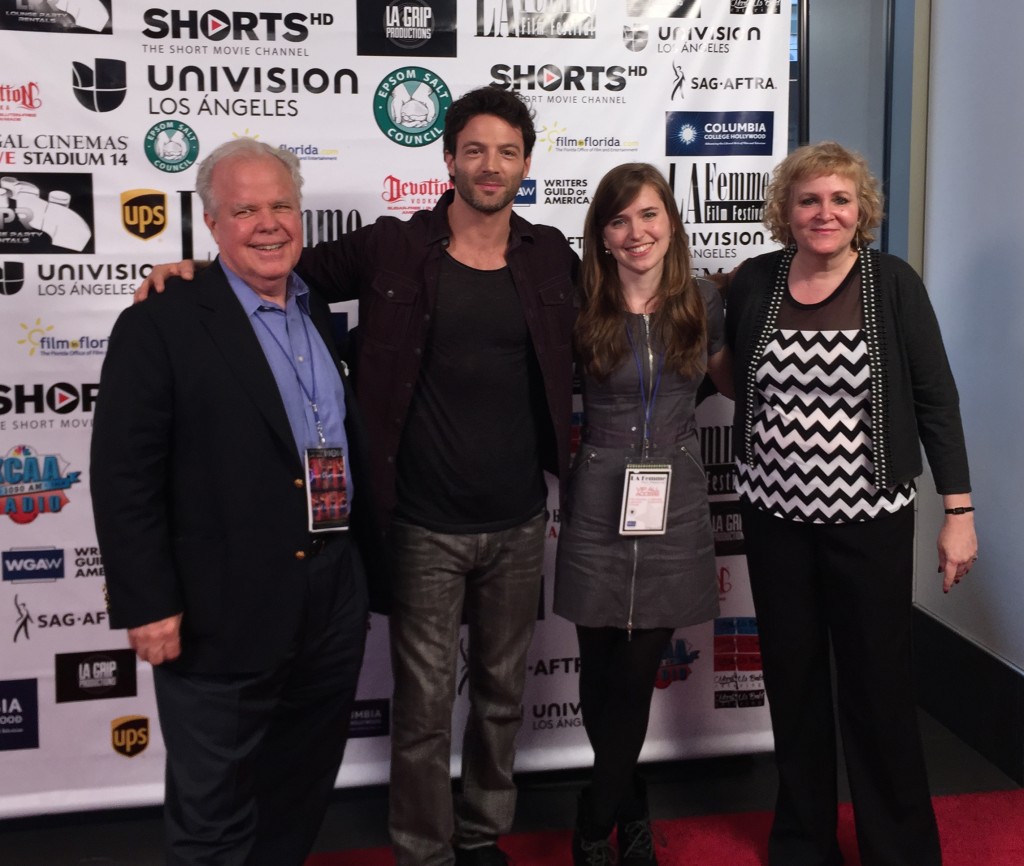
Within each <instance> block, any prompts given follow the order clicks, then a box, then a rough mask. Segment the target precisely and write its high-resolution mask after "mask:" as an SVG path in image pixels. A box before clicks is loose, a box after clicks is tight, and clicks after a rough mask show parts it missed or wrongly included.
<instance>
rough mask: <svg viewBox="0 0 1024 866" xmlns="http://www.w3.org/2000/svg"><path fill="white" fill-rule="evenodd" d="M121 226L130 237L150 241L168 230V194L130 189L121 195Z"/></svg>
mask: <svg viewBox="0 0 1024 866" xmlns="http://www.w3.org/2000/svg"><path fill="white" fill-rule="evenodd" d="M121 225H123V226H124V230H125V231H126V232H128V234H130V235H135V237H137V238H140V239H141V240H144V241H148V240H151V239H152V238H155V237H156V236H157V235H158V234H160V233H161V232H162V231H163V230H164V229H165V228H167V193H164V192H161V191H160V190H158V189H130V190H128V191H126V192H123V193H121Z"/></svg>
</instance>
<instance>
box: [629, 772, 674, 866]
mask: <svg viewBox="0 0 1024 866" xmlns="http://www.w3.org/2000/svg"><path fill="white" fill-rule="evenodd" d="M617 825H618V843H619V857H620V858H621V860H620V862H621V864H622V866H658V858H657V857H656V856H655V854H654V834H653V833H652V832H651V811H650V808H649V807H648V805H647V783H646V782H645V781H644V780H643V779H642V778H641V777H640V776H638V775H634V776H633V790H632V791H630V793H629V795H628V796H627V797H626V799H625V800H624V801H623V803H622V804H621V805H620V806H619V820H618V822H617ZM663 844H664V843H663Z"/></svg>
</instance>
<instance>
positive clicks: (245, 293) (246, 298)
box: [217, 258, 309, 316]
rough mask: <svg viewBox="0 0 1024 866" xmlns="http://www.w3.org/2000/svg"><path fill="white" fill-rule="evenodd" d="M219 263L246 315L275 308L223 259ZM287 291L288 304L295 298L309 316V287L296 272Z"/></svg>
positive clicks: (290, 276) (289, 276)
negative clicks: (262, 308) (264, 308)
mask: <svg viewBox="0 0 1024 866" xmlns="http://www.w3.org/2000/svg"><path fill="white" fill-rule="evenodd" d="M217 262H218V263H219V264H220V266H221V269H222V270H223V271H224V275H225V276H226V277H227V278H228V285H229V286H231V290H232V291H233V292H234V293H235V297H236V298H238V302H239V303H240V304H241V305H242V309H243V310H245V314H246V315H247V316H252V315H253V314H254V313H256V312H257V310H259V309H260V308H261V307H270V306H273V305H272V304H270V303H269V302H267V301H265V300H264V299H263V298H261V297H260V296H259V295H257V294H256V292H255V291H253V289H252V288H251V287H250V286H249V284H248V283H246V282H245V280H243V279H242V278H241V277H240V276H238V274H236V273H235V272H234V271H233V270H231V268H229V267H228V266H227V265H226V264H224V260H223V259H220V258H218V259H217ZM286 291H287V294H286V296H285V302H286V304H287V301H288V300H290V299H291V298H295V302H296V303H297V304H298V305H299V308H300V309H301V310H302V311H303V312H304V313H306V314H308V313H309V286H307V285H306V284H305V283H304V282H303V280H302V278H301V277H300V276H299V275H298V274H297V273H295V271H292V272H291V273H290V274H288V287H287V290H286Z"/></svg>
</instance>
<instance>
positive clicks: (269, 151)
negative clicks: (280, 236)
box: [196, 137, 302, 214]
mask: <svg viewBox="0 0 1024 866" xmlns="http://www.w3.org/2000/svg"><path fill="white" fill-rule="evenodd" d="M232 156H245V157H250V158H263V157H270V158H271V159H277V160H280V162H281V164H282V165H284V167H285V168H286V169H288V173H289V174H290V175H291V176H292V183H294V184H295V192H296V194H297V195H298V197H299V200H300V201H301V200H302V171H301V169H300V168H299V158H298V157H297V156H296V155H295V154H294V153H292V152H291V151H290V150H285V149H284V148H277V147H272V146H271V145H269V144H266V143H265V142H262V141H257V140H256V139H255V138H245V137H242V138H233V139H231V141H226V142H224V144H222V145H220V146H219V147H217V148H215V149H214V150H213V151H211V152H210V155H209V156H207V157H206V159H204V160H203V161H202V162H200V163H199V173H198V175H196V192H197V193H198V194H199V200H200V201H201V202H202V203H203V210H204V211H205V212H206V213H209V214H213V213H216V212H217V203H216V202H215V201H214V198H213V170H214V169H215V168H216V167H217V163H219V162H220V161H221V160H223V159H227V158H228V157H232Z"/></svg>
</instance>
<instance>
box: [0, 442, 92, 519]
mask: <svg viewBox="0 0 1024 866" xmlns="http://www.w3.org/2000/svg"><path fill="white" fill-rule="evenodd" d="M70 468H71V464H70V463H68V462H67V461H66V460H64V459H63V458H62V457H61V456H60V455H59V454H41V453H39V452H37V451H36V450H35V449H34V448H32V447H31V446H29V445H15V446H14V447H13V448H11V449H10V450H9V451H8V452H7V454H6V455H4V457H3V458H2V459H0V513H3V514H6V515H7V516H8V517H9V518H11V520H13V521H14V522H15V523H18V524H25V523H31V522H32V521H33V520H35V519H36V518H37V517H38V516H39V515H40V514H47V513H50V514H54V513H57V512H59V511H61V510H63V508H64V506H66V505H67V504H68V502H69V500H68V497H67V491H68V490H70V489H71V486H72V485H73V484H77V483H78V482H79V481H81V478H80V477H79V476H80V475H81V474H82V473H81V472H80V471H75V472H71V471H70Z"/></svg>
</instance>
